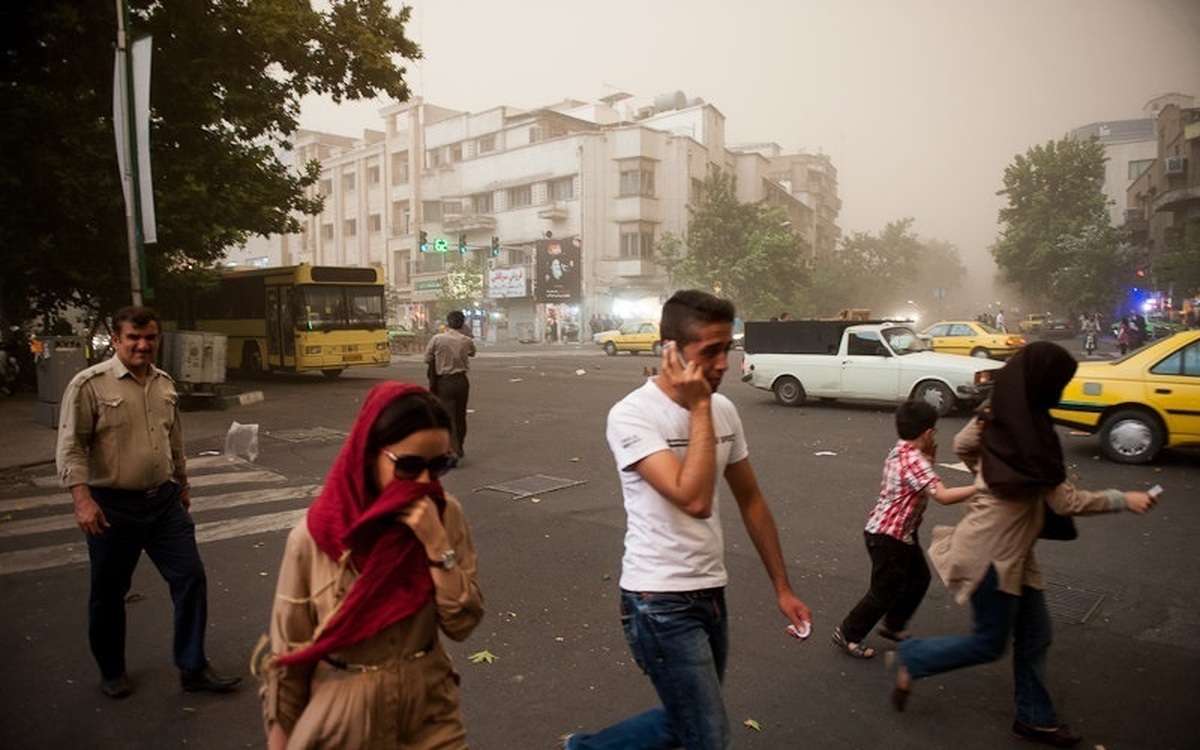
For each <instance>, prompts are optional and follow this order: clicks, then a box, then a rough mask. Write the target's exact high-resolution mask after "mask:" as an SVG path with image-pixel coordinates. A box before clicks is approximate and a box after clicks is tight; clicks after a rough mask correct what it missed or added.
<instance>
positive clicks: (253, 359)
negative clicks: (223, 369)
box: [242, 341, 263, 378]
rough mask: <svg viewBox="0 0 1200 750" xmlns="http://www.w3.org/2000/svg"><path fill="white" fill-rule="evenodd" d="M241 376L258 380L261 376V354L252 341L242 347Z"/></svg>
mask: <svg viewBox="0 0 1200 750" xmlns="http://www.w3.org/2000/svg"><path fill="white" fill-rule="evenodd" d="M242 374H243V375H245V376H246V377H248V378H258V377H261V376H262V374H263V361H262V352H260V351H259V350H258V344H256V343H254V342H253V341H247V342H246V343H245V344H243V345H242Z"/></svg>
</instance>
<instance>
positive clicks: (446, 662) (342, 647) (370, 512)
mask: <svg viewBox="0 0 1200 750" xmlns="http://www.w3.org/2000/svg"><path fill="white" fill-rule="evenodd" d="M450 430H451V426H450V416H449V415H448V414H447V413H446V410H445V409H444V408H443V407H442V405H441V404H440V403H439V402H438V400H437V399H436V398H435V397H434V396H432V395H431V394H430V393H429V392H428V391H426V390H425V389H424V388H420V387H418V386H415V385H411V384H407V383H395V382H391V383H384V384H381V385H378V386H376V387H375V388H374V389H372V390H371V392H370V393H369V394H368V395H367V398H366V400H365V402H364V403H363V407H362V410H361V411H360V412H359V415H358V418H357V420H356V421H355V423H354V428H353V430H352V431H351V433H350V436H349V437H348V438H347V439H346V443H345V445H344V446H343V447H342V451H341V453H340V454H339V455H338V458H337V461H336V462H335V463H334V465H333V469H332V470H330V472H329V477H328V479H327V480H326V482H325V486H324V488H323V489H322V491H321V494H320V496H319V497H318V498H317V500H316V502H314V503H313V505H312V507H311V508H309V510H308V514H307V516H306V517H305V520H304V522H303V523H301V524H299V525H297V527H296V528H295V529H293V530H292V533H291V534H290V535H289V536H288V541H287V549H286V551H285V552H284V556H283V563H282V565H281V567H280V571H279V582H278V585H277V586H276V591H275V603H274V606H273V607H272V611H271V632H270V639H269V646H270V653H269V654H265V655H264V656H263V657H262V658H261V659H259V658H256V659H255V664H256V667H255V671H256V674H257V675H258V676H259V679H260V680H261V682H262V686H261V688H260V690H259V695H260V697H261V699H262V705H263V718H264V720H265V722H266V728H267V745H268V747H270V748H284V747H287V748H366V747H398V748H412V749H413V750H418V749H419V748H428V747H437V748H465V747H467V742H466V731H465V729H464V727H463V721H462V713H461V712H460V710H459V693H458V674H457V673H456V672H455V671H454V667H453V665H452V664H451V662H450V657H449V655H448V654H447V653H446V651H445V649H444V648H443V647H442V645H441V642H440V640H439V636H438V631H439V630H440V631H441V632H443V633H445V634H446V635H447V636H449V637H450V638H453V639H454V640H463V639H464V638H466V637H467V636H468V635H469V634H470V633H471V631H472V630H474V629H475V626H476V625H478V624H479V620H480V618H481V617H482V616H483V597H482V595H481V594H480V591H479V581H478V577H477V573H476V560H475V548H474V545H473V543H472V541H471V534H470V531H469V530H468V528H467V522H466V518H465V517H464V516H463V511H462V506H460V505H459V503H458V501H457V500H456V499H455V498H453V497H451V496H450V495H447V494H445V493H444V492H443V491H442V487H441V484H440V483H439V482H438V477H439V476H441V475H442V474H444V473H445V472H446V471H447V470H449V469H450V468H451V467H452V466H453V463H454V462H453V455H452V453H451V446H450Z"/></svg>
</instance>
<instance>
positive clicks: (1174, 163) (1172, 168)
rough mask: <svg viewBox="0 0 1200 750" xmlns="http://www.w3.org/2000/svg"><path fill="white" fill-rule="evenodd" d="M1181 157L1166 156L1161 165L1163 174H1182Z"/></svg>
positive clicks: (1182, 162)
mask: <svg viewBox="0 0 1200 750" xmlns="http://www.w3.org/2000/svg"><path fill="white" fill-rule="evenodd" d="M1183 164H1184V161H1183V157H1182V156H1168V157H1167V158H1166V162H1165V164H1164V166H1163V174H1183Z"/></svg>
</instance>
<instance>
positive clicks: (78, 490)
mask: <svg viewBox="0 0 1200 750" xmlns="http://www.w3.org/2000/svg"><path fill="white" fill-rule="evenodd" d="M71 499H72V501H73V502H74V503H75V523H76V524H77V525H78V526H79V528H80V529H81V530H82V531H83V533H84V534H87V535H88V536H100V535H101V534H103V533H104V530H105V529H107V528H108V519H107V518H105V517H104V511H103V510H101V509H100V505H99V504H98V503H97V502H96V501H95V500H94V499H93V498H92V493H91V491H89V490H88V488H87V485H86V484H77V485H75V486H74V487H72V488H71Z"/></svg>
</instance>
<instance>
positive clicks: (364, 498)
mask: <svg viewBox="0 0 1200 750" xmlns="http://www.w3.org/2000/svg"><path fill="white" fill-rule="evenodd" d="M425 392H426V390H425V389H424V388H421V387H420V386H416V385H413V384H411V383H399V382H394V381H391V382H386V383H381V384H380V385H377V386H375V387H374V388H372V389H371V392H370V393H368V394H367V398H366V400H365V401H364V402H363V407H362V410H361V411H360V412H359V413H358V418H357V419H356V420H355V422H354V428H353V429H352V430H351V432H350V436H349V437H348V438H346V443H345V445H343V446H342V452H341V453H340V454H339V455H338V457H337V460H336V461H335V462H334V464H333V468H332V469H330V471H329V477H328V478H327V479H326V481H325V487H324V488H323V489H322V490H321V494H320V496H318V497H317V499H316V502H314V503H313V504H312V507H310V508H309V509H308V517H307V521H308V531H309V533H310V534H312V538H313V541H314V542H316V545H317V547H319V548H320V549H321V551H322V552H324V553H325V554H326V555H328V556H329V557H330V558H332V559H333V560H337V561H339V562H340V561H341V560H342V559H343V556H345V555H349V556H350V559H351V560H352V561H353V562H354V565H355V567H356V568H357V569H358V571H359V575H358V578H356V579H355V581H354V583H353V584H351V586H350V590H349V592H348V593H347V595H346V598H345V600H344V601H342V603H341V605H340V606H339V607H338V608H337V610H335V611H334V613H333V615H332V616H331V617H330V618H329V620H328V622H326V623H325V624H324V627H323V628H322V629H321V631H320V632H319V633H318V634H317V639H316V641H315V642H314V643H313V644H312V645H310V646H307V647H305V648H302V649H300V650H298V651H293V652H292V653H290V654H284V655H282V656H279V657H278V658H277V659H276V660H275V663H276V664H279V665H286V664H293V663H296V662H305V661H313V660H316V659H320V658H322V657H324V656H327V655H328V654H330V653H332V652H334V651H338V650H341V649H343V648H345V647H347V646H350V645H352V644H355V643H358V642H359V641H362V640H365V639H367V638H370V637H371V636H373V635H375V634H376V633H378V632H380V631H382V630H383V629H384V628H386V627H388V626H390V625H393V624H395V623H397V622H400V621H401V620H403V619H404V618H406V617H408V616H410V615H412V614H413V613H415V612H417V611H418V610H419V609H421V607H423V606H425V604H426V603H427V602H429V601H430V598H431V597H432V595H433V579H432V577H430V575H429V563H428V562H427V561H426V559H425V548H424V546H423V545H422V544H421V543H420V542H419V541H418V540H417V538H416V535H414V534H413V532H412V530H411V529H409V528H408V527H407V526H405V525H404V524H403V523H401V522H399V521H397V520H396V519H395V515H396V513H398V512H399V511H400V510H401V509H402V508H404V507H405V506H406V505H408V504H409V503H411V502H413V501H415V500H419V499H420V498H423V497H426V496H428V497H431V498H433V500H434V502H435V503H437V506H438V510H439V511H442V510H443V509H444V508H445V500H444V499H443V496H442V486H441V484H440V483H439V482H438V481H437V480H434V481H432V482H416V481H413V480H410V479H403V478H400V477H397V478H396V479H395V480H394V481H392V482H391V483H390V484H388V485H387V487H385V488H384V490H383V492H381V493H380V494H379V496H378V497H373V490H372V487H373V482H372V481H371V480H369V479H368V478H367V472H372V471H374V460H375V457H374V456H368V455H367V450H368V447H367V438H368V435H369V434H370V431H371V426H372V425H374V424H375V420H377V419H378V418H379V415H380V414H381V413H382V412H383V410H384V409H385V408H387V407H388V406H389V405H391V404H392V403H393V402H394V401H396V400H397V399H399V398H403V397H405V396H409V395H412V394H414V393H425Z"/></svg>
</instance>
